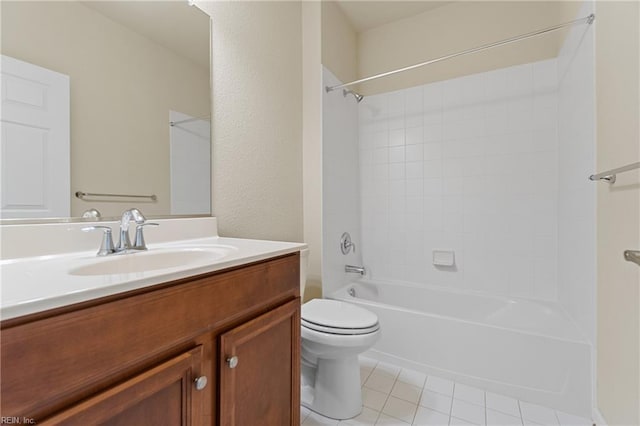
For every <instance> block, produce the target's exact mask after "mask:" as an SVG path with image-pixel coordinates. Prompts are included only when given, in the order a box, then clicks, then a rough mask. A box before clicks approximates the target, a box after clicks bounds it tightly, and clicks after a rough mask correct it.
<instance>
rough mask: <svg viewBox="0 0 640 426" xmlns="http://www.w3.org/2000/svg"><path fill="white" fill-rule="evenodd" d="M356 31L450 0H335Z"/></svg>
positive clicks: (443, 3) (405, 16) (419, 11)
mask: <svg viewBox="0 0 640 426" xmlns="http://www.w3.org/2000/svg"><path fill="white" fill-rule="evenodd" d="M336 3H337V4H338V6H340V8H341V9H342V11H343V12H344V14H345V15H346V16H347V18H348V19H349V21H350V22H351V25H353V28H354V29H355V30H356V32H361V31H365V30H368V29H371V28H375V27H377V26H380V25H384V24H387V23H389V22H393V21H397V20H398V19H402V18H407V17H409V16H414V15H417V14H419V13H422V12H426V11H427V10H431V9H435V8H436V7H440V6H443V5H445V4H447V3H450V1H431V0H429V1H426V0H423V1H370V0H336Z"/></svg>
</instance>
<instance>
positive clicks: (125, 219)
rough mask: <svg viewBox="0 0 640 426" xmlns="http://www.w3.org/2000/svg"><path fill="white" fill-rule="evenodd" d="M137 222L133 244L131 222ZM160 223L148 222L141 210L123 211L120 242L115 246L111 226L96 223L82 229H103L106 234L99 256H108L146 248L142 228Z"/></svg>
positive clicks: (86, 230)
mask: <svg viewBox="0 0 640 426" xmlns="http://www.w3.org/2000/svg"><path fill="white" fill-rule="evenodd" d="M132 220H133V221H135V222H136V239H135V242H134V243H133V245H131V240H130V239H129V222H131V221H132ZM158 225H159V224H158V223H152V222H147V219H146V218H145V217H144V215H143V214H142V213H140V210H138V209H135V208H133V209H129V210H125V211H124V212H122V218H121V219H120V242H118V245H117V246H116V247H113V238H112V237H111V228H110V227H109V226H103V225H94V226H87V227H84V228H82V229H81V230H82V231H85V232H89V231H103V232H104V236H103V238H102V243H101V244H100V250H98V256H108V255H110V254H114V253H126V252H127V251H129V250H146V249H147V245H146V243H145V241H144V235H143V234H142V228H143V227H145V226H158Z"/></svg>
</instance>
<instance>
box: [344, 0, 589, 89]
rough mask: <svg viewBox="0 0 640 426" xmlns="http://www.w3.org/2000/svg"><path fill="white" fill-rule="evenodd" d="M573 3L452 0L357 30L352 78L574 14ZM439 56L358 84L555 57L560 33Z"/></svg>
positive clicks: (401, 82)
mask: <svg viewBox="0 0 640 426" xmlns="http://www.w3.org/2000/svg"><path fill="white" fill-rule="evenodd" d="M579 5H580V3H579V2H560V1H552V2H544V1H533V2H528V1H502V2H500V1H498V2H483V1H476V2H474V1H471V2H452V3H450V4H447V5H445V6H442V7H439V8H436V9H433V10H430V11H427V12H424V13H421V14H418V15H416V16H413V17H409V18H405V19H401V20H398V21H394V22H391V23H389V24H386V25H382V26H379V27H376V28H373V29H370V30H367V31H364V32H361V33H359V34H358V46H357V52H358V78H363V77H368V76H370V75H374V74H378V73H381V72H385V71H390V70H394V69H397V68H401V67H405V66H408V65H413V64H416V63H420V62H424V61H427V60H429V59H433V58H437V57H440V56H444V55H448V54H451V53H455V52H459V51H462V50H466V49H470V48H473V47H478V46H481V45H483V44H488V43H492V42H495V41H499V40H503V39H506V38H509V37H513V36H516V35H520V34H524V33H527V32H530V31H534V30H538V29H540V28H546V27H548V26H551V25H555V24H558V23H560V22H565V21H569V20H571V19H574V17H575V14H576V12H577V10H578V7H579ZM554 34H555V35H546V36H542V37H538V38H535V39H532V40H526V41H522V42H519V43H516V44H512V45H508V46H503V47H499V48H496V49H492V50H487V51H484V52H481V53H478V54H472V55H467V56H464V57H460V58H454V59H451V60H447V61H443V62H440V63H436V64H433V65H429V66H427V67H424V68H421V69H419V70H414V71H409V72H405V73H402V74H399V75H397V76H392V77H387V78H383V79H380V80H376V81H373V82H369V83H364V84H362V85H361V86H360V87H359V91H360V92H361V93H363V94H375V93H381V92H386V91H391V90H397V89H402V88H406V87H411V86H417V85H421V84H426V83H429V82H433V81H439V80H445V79H450V78H455V77H460V76H463V75H469V74H475V73H479V72H484V71H489V70H492V69H497V68H502V67H506V66H511V65H517V64H523V63H528V62H534V61H538V60H542V59H546V58H551V57H556V56H557V54H558V51H559V48H560V46H561V42H562V40H563V37H564V33H563V32H558V33H554Z"/></svg>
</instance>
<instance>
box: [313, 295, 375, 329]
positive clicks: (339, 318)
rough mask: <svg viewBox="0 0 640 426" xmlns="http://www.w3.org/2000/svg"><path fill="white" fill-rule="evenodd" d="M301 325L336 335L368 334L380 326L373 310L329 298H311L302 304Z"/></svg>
mask: <svg viewBox="0 0 640 426" xmlns="http://www.w3.org/2000/svg"><path fill="white" fill-rule="evenodd" d="M301 316H302V318H301V323H302V326H303V327H305V328H307V329H311V330H315V331H319V332H322V333H329V334H338V335H359V334H369V333H373V332H375V331H377V330H378V329H379V328H380V325H379V324H378V317H377V315H376V314H374V313H373V312H370V311H367V310H366V309H362V308H360V307H358V306H355V305H352V304H349V303H345V302H341V301H338V300H329V299H313V300H311V301H309V302H307V303H305V304H304V305H303V306H302V315H301Z"/></svg>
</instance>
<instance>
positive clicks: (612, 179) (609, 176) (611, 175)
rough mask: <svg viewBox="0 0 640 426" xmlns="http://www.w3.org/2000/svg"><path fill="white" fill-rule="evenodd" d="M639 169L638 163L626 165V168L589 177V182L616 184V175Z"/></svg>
mask: <svg viewBox="0 0 640 426" xmlns="http://www.w3.org/2000/svg"><path fill="white" fill-rule="evenodd" d="M639 168H640V161H639V162H637V163H631V164H627V165H626V166H622V167H618V168H617V169H611V170H607V171H606V172H601V173H598V174H595V175H591V176H589V180H604V181H607V182H609V183H616V174H618V173H622V172H628V171H630V170H635V169H639Z"/></svg>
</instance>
